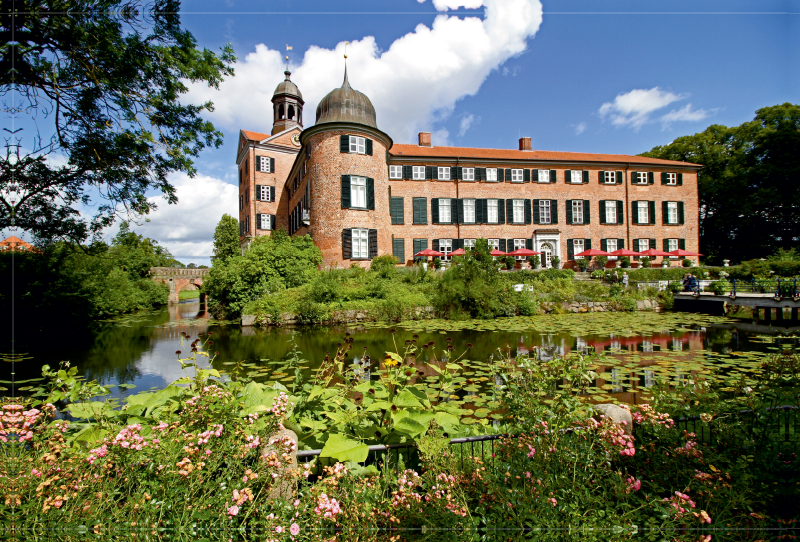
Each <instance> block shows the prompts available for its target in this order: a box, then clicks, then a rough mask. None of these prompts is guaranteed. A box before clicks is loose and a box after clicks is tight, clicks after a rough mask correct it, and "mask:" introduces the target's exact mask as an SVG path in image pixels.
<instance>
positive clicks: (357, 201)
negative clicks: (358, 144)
mask: <svg viewBox="0 0 800 542" xmlns="http://www.w3.org/2000/svg"><path fill="white" fill-rule="evenodd" d="M362 139H363V138H362ZM350 206H351V207H356V208H359V209H366V208H367V179H365V178H364V177H350ZM354 231H355V230H354ZM365 231H366V230H365Z"/></svg>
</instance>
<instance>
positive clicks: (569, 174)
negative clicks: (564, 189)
mask: <svg viewBox="0 0 800 542" xmlns="http://www.w3.org/2000/svg"><path fill="white" fill-rule="evenodd" d="M571 180H572V170H571V169H567V170H565V171H564V182H565V183H567V184H569V183H570V181H571Z"/></svg>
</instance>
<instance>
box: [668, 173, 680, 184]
mask: <svg viewBox="0 0 800 542" xmlns="http://www.w3.org/2000/svg"><path fill="white" fill-rule="evenodd" d="M666 184H668V185H670V186H678V174H677V173H667V183H666Z"/></svg>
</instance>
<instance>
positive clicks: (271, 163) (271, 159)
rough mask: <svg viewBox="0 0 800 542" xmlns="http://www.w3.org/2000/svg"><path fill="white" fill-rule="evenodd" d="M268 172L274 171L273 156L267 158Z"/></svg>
mask: <svg viewBox="0 0 800 542" xmlns="http://www.w3.org/2000/svg"><path fill="white" fill-rule="evenodd" d="M269 172H270V173H275V159H274V158H270V159H269Z"/></svg>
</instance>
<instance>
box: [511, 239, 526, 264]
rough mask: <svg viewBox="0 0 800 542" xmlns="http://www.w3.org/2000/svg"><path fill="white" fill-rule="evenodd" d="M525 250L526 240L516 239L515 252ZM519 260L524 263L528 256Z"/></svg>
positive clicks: (518, 257) (519, 257) (518, 258)
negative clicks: (520, 249)
mask: <svg viewBox="0 0 800 542" xmlns="http://www.w3.org/2000/svg"><path fill="white" fill-rule="evenodd" d="M519 248H525V239H514V250H517V249H519ZM516 258H517V260H519V261H523V260H525V258H527V256H517V257H516Z"/></svg>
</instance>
